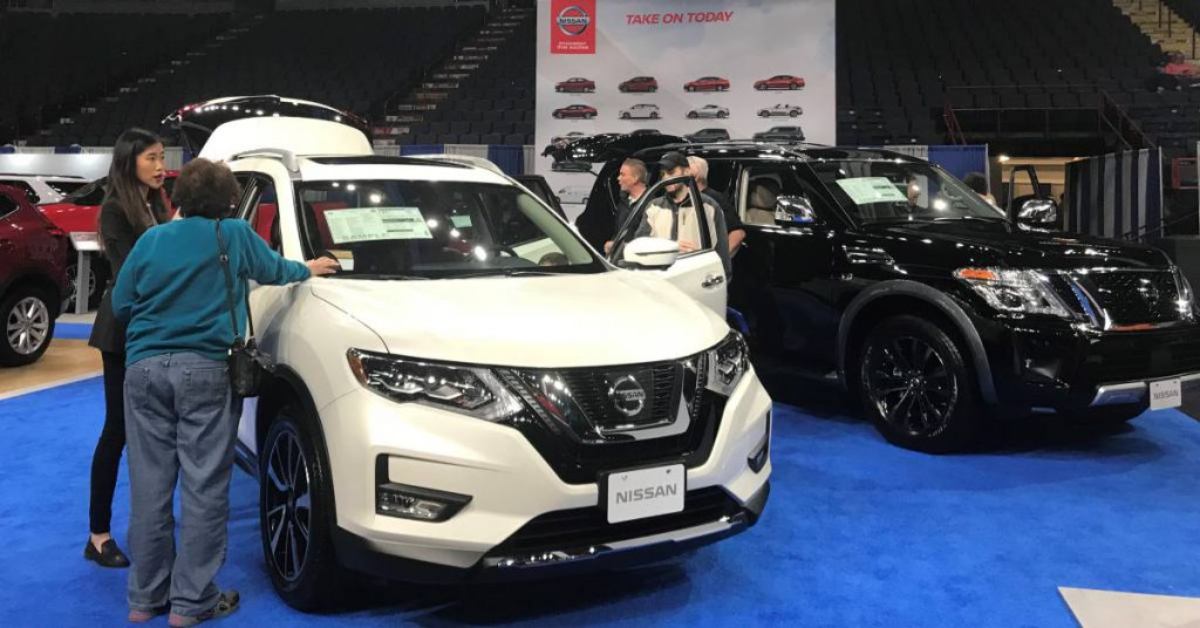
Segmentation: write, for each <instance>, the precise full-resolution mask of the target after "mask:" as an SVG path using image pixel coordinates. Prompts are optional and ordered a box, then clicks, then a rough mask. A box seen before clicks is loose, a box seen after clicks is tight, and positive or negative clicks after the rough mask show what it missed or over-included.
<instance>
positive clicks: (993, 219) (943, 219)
mask: <svg viewBox="0 0 1200 628" xmlns="http://www.w3.org/2000/svg"><path fill="white" fill-rule="evenodd" d="M950 220H978V221H981V222H1008V219H1007V218H1001V217H1000V216H939V217H937V218H934V219H933V221H934V222H947V221H950Z"/></svg>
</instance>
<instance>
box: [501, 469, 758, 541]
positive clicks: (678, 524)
mask: <svg viewBox="0 0 1200 628" xmlns="http://www.w3.org/2000/svg"><path fill="white" fill-rule="evenodd" d="M740 510H741V507H740V506H739V505H738V503H737V502H736V501H734V499H733V498H732V497H730V496H729V494H728V493H726V492H725V491H724V490H722V489H721V488H720V487H716V486H713V487H709V488H702V489H697V490H694V491H688V493H687V495H686V496H685V497H684V506H683V510H682V511H681V512H677V513H673V514H669V515H660V516H658V517H649V518H647V519H635V520H633V521H623V522H621V523H609V522H608V518H607V515H606V514H605V512H604V508H602V507H600V506H592V507H589V508H576V509H574V510H559V511H556V512H550V513H546V514H544V515H541V516H540V517H537V518H535V519H533V520H531V521H530V522H529V523H526V524H525V525H524V526H522V527H521V529H520V530H517V531H516V532H515V533H513V535H512V536H510V537H508V539H507V540H505V541H504V542H503V543H501V544H500V545H498V546H496V548H495V549H493V550H492V551H491V552H489V553H488V554H489V555H490V556H512V555H517V554H537V553H540V552H549V551H554V550H564V551H570V550H577V549H587V548H588V547H592V546H597V545H604V544H606V543H613V542H615V541H622V540H626V539H636V538H640V537H644V536H650V535H653V534H661V533H663V532H670V531H672V530H682V529H684V528H691V527H695V526H699V525H704V524H706V523H712V522H713V521H717V520H719V519H721V518H722V517H727V516H730V517H731V516H733V515H735V514H737V513H738V512H739V511H740Z"/></svg>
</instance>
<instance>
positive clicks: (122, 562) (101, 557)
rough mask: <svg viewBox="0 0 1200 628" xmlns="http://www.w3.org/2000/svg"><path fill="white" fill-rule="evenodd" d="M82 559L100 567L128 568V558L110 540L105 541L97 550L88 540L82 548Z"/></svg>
mask: <svg viewBox="0 0 1200 628" xmlns="http://www.w3.org/2000/svg"><path fill="white" fill-rule="evenodd" d="M83 557H84V558H86V559H88V560H90V561H94V562H95V563H96V564H97V565H100V566H101V567H113V568H117V569H122V568H125V567H128V566H129V557H128V556H126V555H125V552H122V551H121V548H119V547H117V542H116V541H114V540H112V539H109V540H107V541H105V542H104V544H103V545H101V546H100V549H99V550H97V549H96V546H95V545H92V540H91V539H88V542H87V545H86V546H84V548H83Z"/></svg>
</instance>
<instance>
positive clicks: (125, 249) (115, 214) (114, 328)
mask: <svg viewBox="0 0 1200 628" xmlns="http://www.w3.org/2000/svg"><path fill="white" fill-rule="evenodd" d="M150 198H151V206H152V207H153V209H154V213H155V216H156V218H157V220H158V221H159V222H162V221H164V220H166V215H167V212H166V210H165V209H164V208H163V204H162V202H161V200H160V196H159V195H158V194H151V195H150ZM100 233H101V234H102V238H103V241H102V242H101V244H102V245H103V246H104V257H105V258H106V259H107V260H108V265H109V268H110V270H111V272H110V273H109V284H108V285H107V286H105V289H104V297H103V298H102V299H101V300H100V309H99V310H97V311H96V322H95V324H93V325H92V335H91V337H90V338H89V339H88V344H89V345H91V346H93V347H95V348H97V349H99V350H101V351H106V352H108V353H125V326H124V325H122V324H121V322H120V321H118V320H117V319H116V317H115V316H113V311H112V300H111V298H110V295H109V293H110V292H111V288H112V285H113V284H114V283H116V281H117V274H118V273H120V272H121V267H122V266H123V265H124V264H125V258H126V257H129V252H130V251H132V250H133V245H134V244H136V243H137V240H138V238H140V237H141V236H142V234H143V233H145V230H143V229H142V228H141V227H135V226H133V225H131V224H129V219H128V218H126V216H125V212H124V210H122V209H121V206H120V204H118V203H117V201H116V199H113V198H109V199H105V200H104V205H102V206H101V207H100Z"/></svg>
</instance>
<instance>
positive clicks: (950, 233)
mask: <svg viewBox="0 0 1200 628" xmlns="http://www.w3.org/2000/svg"><path fill="white" fill-rule="evenodd" d="M862 234H863V235H865V236H867V237H866V238H864V239H863V241H861V242H860V243H861V244H865V245H870V244H876V245H883V246H881V247H880V248H883V249H884V250H886V251H887V252H888V253H889V254H891V256H892V257H893V259H895V261H896V264H897V265H898V266H900V267H901V268H903V267H906V266H907V267H914V268H916V267H926V268H933V267H939V268H940V267H946V268H951V269H952V268H959V267H962V266H1007V267H1012V268H1044V269H1057V270H1070V269H1081V268H1167V267H1169V266H1170V265H1171V261H1170V259H1169V258H1168V257H1167V256H1166V254H1165V253H1163V252H1162V251H1160V250H1159V249H1156V248H1154V247H1152V246H1147V245H1144V244H1135V243H1132V242H1122V241H1117V240H1110V239H1106V238H1098V237H1093V236H1084V235H1077V234H1065V233H1054V232H1046V231H1039V230H1031V229H1026V228H1024V227H1021V226H1017V225H1013V224H1011V223H1008V222H1000V221H975V220H956V221H946V222H937V223H931V222H913V223H905V224H897V225H875V226H868V227H867V228H865V229H864V230H863V231H862ZM871 240H875V241H876V242H873V243H872V242H871Z"/></svg>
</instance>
